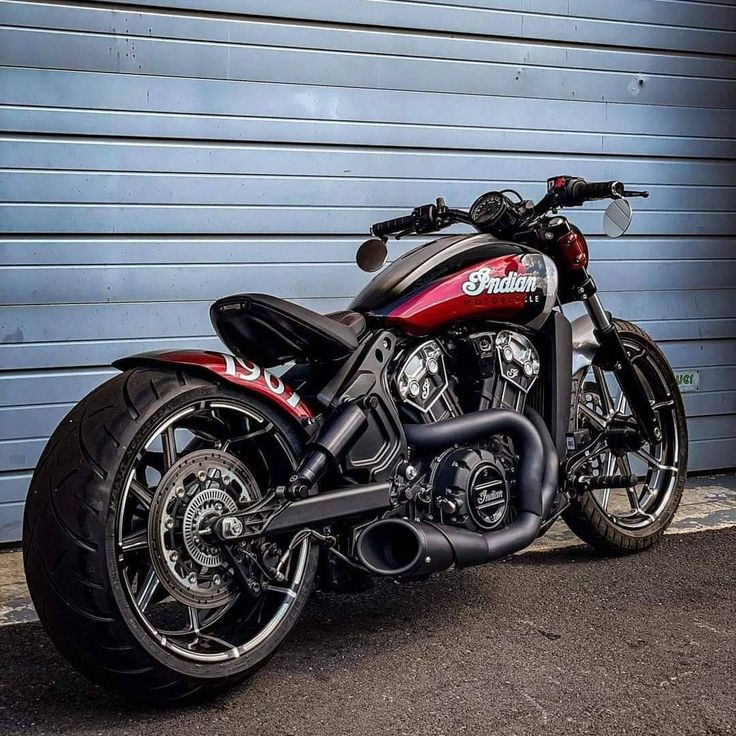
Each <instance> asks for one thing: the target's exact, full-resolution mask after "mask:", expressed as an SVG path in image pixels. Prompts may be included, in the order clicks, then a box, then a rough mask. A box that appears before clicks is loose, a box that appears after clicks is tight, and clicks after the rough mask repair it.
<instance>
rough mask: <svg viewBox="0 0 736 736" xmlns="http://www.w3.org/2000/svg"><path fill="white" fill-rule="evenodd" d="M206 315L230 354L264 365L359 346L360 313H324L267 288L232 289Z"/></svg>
mask: <svg viewBox="0 0 736 736" xmlns="http://www.w3.org/2000/svg"><path fill="white" fill-rule="evenodd" d="M210 319H211V320H212V325H213V326H214V328H215V331H216V332H217V334H218V336H219V337H220V339H221V340H222V341H223V342H224V343H225V345H227V347H228V348H229V349H230V350H231V351H232V353H233V354H234V355H237V356H238V357H240V358H244V359H247V360H250V361H253V362H255V363H257V364H259V365H261V366H263V367H265V368H268V367H269V366H274V365H279V364H281V363H287V362H289V361H295V362H304V361H306V360H323V361H324V360H327V361H334V360H341V359H343V358H346V357H347V356H348V355H350V353H352V352H353V351H354V350H355V349H356V348H357V347H358V340H359V338H360V337H361V336H362V334H363V333H364V332H365V329H366V323H365V318H364V317H363V315H361V314H358V313H357V312H351V311H343V312H335V313H333V314H331V315H323V314H319V313H318V312H314V311H313V310H311V309H307V308H306V307H302V306H300V305H298V304H294V303H293V302H290V301H287V300H286V299H280V298H279V297H276V296H270V295H268V294H234V295H233V296H227V297H224V298H223V299H219V300H218V301H216V302H215V303H214V304H213V305H212V307H211V308H210Z"/></svg>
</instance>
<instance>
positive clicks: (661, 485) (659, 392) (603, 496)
mask: <svg viewBox="0 0 736 736" xmlns="http://www.w3.org/2000/svg"><path fill="white" fill-rule="evenodd" d="M615 324H616V329H617V330H618V332H619V334H620V335H621V340H622V342H623V344H624V347H625V348H626V352H627V353H628V355H629V357H630V359H631V361H632V363H633V365H634V367H635V369H636V372H637V374H638V376H639V379H640V380H641V382H642V385H643V386H644V388H645V391H646V393H647V396H648V397H649V401H650V403H651V405H652V407H653V408H654V410H655V411H656V413H657V415H658V417H659V421H660V424H661V428H662V439H661V441H659V442H657V443H649V444H644V445H643V446H642V447H641V448H640V449H638V450H636V451H626V450H625V449H624V448H621V449H619V448H615V450H612V449H611V448H610V446H609V444H606V443H602V444H601V446H599V447H598V449H597V450H595V451H593V452H591V454H590V456H589V457H588V458H587V459H586V461H585V463H584V465H583V466H582V467H581V468H579V470H578V471H577V472H576V473H575V475H577V476H580V475H587V476H599V475H635V476H636V477H637V479H638V482H637V484H636V486H634V487H632V488H626V489H611V488H606V489H600V490H593V491H588V492H585V493H583V494H581V495H580V496H577V497H576V498H574V499H573V502H572V504H571V506H570V507H569V508H568V510H567V511H566V512H565V513H564V514H563V517H564V519H565V521H566V522H567V524H568V526H569V527H570V528H571V529H572V531H573V532H575V534H576V535H577V536H579V537H580V538H581V539H582V540H583V541H585V542H587V543H588V544H590V545H591V546H593V547H594V548H596V549H598V550H600V551H601V552H606V553H619V554H620V553H627V552H636V551H637V550H641V549H645V548H646V547H650V546H651V545H652V544H654V543H655V542H656V541H657V540H659V538H660V537H661V536H662V534H663V533H664V531H665V529H666V528H667V526H668V525H669V524H670V522H671V521H672V518H673V516H674V515H675V512H676V511H677V507H678V506H679V503H680V499H681V497H682V489H683V486H684V484H685V476H686V472H687V441H688V438H687V423H686V418H685V409H684V406H683V403H682V397H681V396H680V391H679V389H678V387H677V381H676V380H675V376H674V374H673V372H672V368H671V367H670V365H669V363H668V362H667V359H666V358H665V357H664V355H663V354H662V352H661V350H660V349H659V347H658V346H657V345H656V343H655V342H654V341H653V340H652V339H651V338H650V337H649V336H648V335H647V334H646V333H645V332H644V331H643V330H641V329H639V328H638V327H637V326H636V325H633V324H631V323H630V322H624V321H623V320H616V322H615ZM573 389H574V392H575V395H574V396H573V407H572V408H573V411H572V419H571V424H572V426H571V429H572V430H576V429H577V430H580V429H587V430H588V431H589V432H590V436H591V438H593V439H595V438H596V437H602V436H603V434H604V433H605V432H607V431H609V432H610V430H611V429H612V428H613V427H616V426H617V427H621V426H625V425H626V422H627V421H628V422H631V421H633V420H632V417H631V411H630V408H629V406H628V403H627V401H626V397H625V396H624V395H623V394H622V392H621V389H620V387H619V386H618V383H617V382H616V380H615V378H614V376H613V374H611V373H607V372H606V371H604V370H603V369H602V368H601V367H600V366H598V365H596V363H595V361H594V362H593V365H592V366H590V368H589V369H587V370H586V371H584V372H583V373H582V374H581V375H578V376H577V377H576V381H575V383H574V386H573Z"/></svg>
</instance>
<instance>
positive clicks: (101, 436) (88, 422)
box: [23, 368, 317, 704]
mask: <svg viewBox="0 0 736 736" xmlns="http://www.w3.org/2000/svg"><path fill="white" fill-rule="evenodd" d="M300 444H301V442H300V437H299V434H298V432H297V431H296V430H295V428H294V427H292V426H291V425H290V424H289V423H288V422H287V421H286V420H285V419H284V418H283V417H282V416H281V415H280V414H279V413H278V412H275V411H274V410H273V409H272V408H271V407H269V406H268V405H267V404H265V403H264V402H262V401H260V400H258V399H257V398H252V397H249V396H245V395H243V394H242V393H239V392H236V391H233V390H231V389H229V388H226V387H223V386H220V385H219V384H216V383H212V382H209V381H207V380H205V379H202V378H199V377H193V376H190V375H187V374H185V373H182V372H174V371H166V370H160V369H149V368H136V369H133V370H130V371H127V372H125V373H123V374H122V375H120V376H118V377H116V378H114V379H112V380H110V381H108V382H107V383H105V384H104V385H102V386H101V387H100V388H98V389H97V390H96V391H94V392H92V393H91V394H90V395H89V396H87V397H86V398H85V399H83V400H82V402H80V404H79V405H77V406H76V407H75V408H74V409H73V410H72V412H71V413H70V414H69V416H68V417H67V418H66V419H65V420H64V421H63V422H62V424H61V425H60V426H59V427H58V428H57V430H56V431H55V432H54V434H53V436H52V437H51V439H50V440H49V443H48V446H47V448H46V450H45V451H44V453H43V456H42V457H41V460H40V462H39V465H38V468H37V470H36V472H35V474H34V477H33V481H32V483H31V488H30V492H29V496H28V501H27V504H26V514H25V521H24V535H23V537H24V539H23V554H24V562H25V566H26V576H27V579H28V585H29V589H30V592H31V596H32V598H33V602H34V604H35V606H36V610H37V612H38V615H39V618H40V619H41V622H42V624H43V625H44V627H45V629H46V631H47V632H48V634H49V635H50V637H51V639H52V640H53V641H54V643H55V644H56V646H57V647H58V648H59V649H60V650H61V652H62V653H63V654H64V655H65V656H66V657H67V658H68V659H69V660H70V661H71V662H72V663H73V664H74V665H76V666H77V667H78V669H80V670H81V671H82V672H83V673H84V674H86V675H87V676H88V677H89V678H90V679H92V680H93V681H95V682H97V683H99V684H101V685H104V686H106V687H108V688H110V689H113V690H115V691H117V692H118V693H121V694H123V695H125V696H127V697H130V698H134V699H138V700H144V701H149V702H156V703H159V704H160V703H172V702H179V701H182V700H185V699H189V698H191V697H193V696H195V695H197V694H204V693H207V692H212V691H214V690H220V689H223V688H225V687H229V686H231V685H233V684H235V683H237V682H239V681H240V680H242V679H243V678H244V677H246V676H247V675H248V674H250V673H251V672H253V671H254V670H255V669H256V668H257V667H259V666H260V665H261V664H263V663H264V662H265V661H266V660H267V659H268V657H269V656H270V655H271V654H272V653H273V652H274V651H275V649H276V647H277V646H278V645H279V644H280V643H281V642H282V641H283V639H284V638H285V637H286V635H287V634H288V633H289V631H290V630H291V628H292V627H293V625H294V624H295V622H296V620H297V617H298V616H299V613H300V612H301V610H302V608H303V607H304V604H305V602H306V600H307V598H308V596H309V593H310V591H311V589H312V585H313V581H314V577H315V572H316V567H317V549H316V548H315V547H314V546H311V545H310V542H309V541H308V540H305V541H301V542H300V543H299V542H298V540H297V539H295V540H294V543H295V544H294V546H293V549H292V550H291V552H290V554H289V555H288V556H286V557H287V561H288V564H286V565H285V566H284V568H283V569H282V572H284V573H285V578H284V579H283V580H280V581H279V583H278V584H275V583H274V582H273V580H271V579H268V578H267V577H264V574H263V572H264V567H263V565H262V562H263V560H264V555H266V554H268V555H269V556H270V559H272V560H279V559H281V557H282V556H284V555H285V550H286V549H287V548H288V547H289V544H290V543H291V541H292V540H291V539H290V538H287V539H283V540H280V539H276V540H268V542H266V541H264V540H258V539H256V540H254V541H252V542H249V543H248V544H243V545H240V547H239V548H238V549H237V550H236V553H235V554H236V561H237V562H238V563H239V565H238V567H239V568H241V569H245V570H247V571H248V573H247V574H248V575H249V576H250V578H249V579H248V583H249V586H245V585H244V584H243V581H242V574H241V576H240V578H239V577H238V574H237V572H236V569H235V567H234V565H233V564H232V560H231V559H230V558H229V557H228V556H227V555H225V553H224V552H223V550H222V549H221V548H220V546H219V545H218V544H217V542H216V540H215V538H214V537H213V535H212V532H211V524H209V523H208V522H209V520H211V519H213V518H215V517H217V516H219V515H221V514H222V513H228V512H233V511H235V510H237V509H240V508H243V507H244V506H247V505H248V504H250V503H252V502H254V501H256V500H257V499H258V498H260V497H261V496H262V495H263V494H264V493H265V492H266V490H267V489H272V488H274V487H275V486H277V485H279V484H281V483H285V482H286V481H287V479H288V476H289V475H290V472H291V470H292V469H293V467H294V465H295V461H296V458H297V457H298V454H299V450H300Z"/></svg>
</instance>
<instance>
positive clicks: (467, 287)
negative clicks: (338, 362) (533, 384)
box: [386, 255, 546, 335]
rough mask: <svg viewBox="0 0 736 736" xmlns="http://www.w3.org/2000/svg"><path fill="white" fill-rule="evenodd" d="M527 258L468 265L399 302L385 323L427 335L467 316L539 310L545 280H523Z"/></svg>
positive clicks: (497, 316) (509, 316)
mask: <svg viewBox="0 0 736 736" xmlns="http://www.w3.org/2000/svg"><path fill="white" fill-rule="evenodd" d="M528 257H529V256H519V255H506V256H499V257H497V258H492V259H490V260H486V261H481V262H479V263H476V264H474V265H472V266H468V267H466V268H464V269H463V270H462V271H458V272H457V273H454V274H452V275H450V276H447V277H445V278H443V279H441V280H439V281H436V282H434V283H433V284H430V285H428V286H427V287H425V288H424V289H422V290H421V291H419V292H418V293H417V294H415V295H413V296H411V297H409V298H408V299H407V300H405V301H403V302H401V303H400V304H398V305H397V306H396V307H395V308H394V309H393V310H392V311H391V312H390V313H389V314H388V315H387V318H386V322H387V324H389V325H393V326H395V327H399V328H400V329H402V330H404V331H405V332H407V333H409V334H412V335H424V334H427V333H428V332H431V331H432V330H435V329H437V328H439V327H441V326H443V325H446V324H449V323H451V322H456V321H458V320H463V319H495V320H510V319H513V318H514V317H517V316H521V315H522V313H524V314H527V313H529V312H530V311H532V312H533V313H535V314H537V313H539V312H541V311H542V309H543V308H544V295H545V293H546V280H545V279H543V278H535V277H527V278H525V279H522V280H520V279H519V277H522V276H524V275H525V274H526V273H527V268H526V266H525V264H524V262H523V260H522V259H523V258H528ZM539 258H541V256H540V257H539ZM506 277H509V278H508V279H507V280H506V281H504V279H506ZM529 278H535V280H534V282H533V283H534V284H535V288H534V289H528V288H527V287H528V286H529V285H530V284H531V283H532V282H530V281H529ZM499 280H500V281H499ZM542 281H544V282H545V283H544V284H542V283H541V282H542ZM537 282H540V283H539V285H538V286H537ZM517 286H518V288H517ZM534 304H536V305H538V307H539V309H534V308H533V305H534ZM530 307H532V309H531V310H530Z"/></svg>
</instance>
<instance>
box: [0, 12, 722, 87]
mask: <svg viewBox="0 0 736 736" xmlns="http://www.w3.org/2000/svg"><path fill="white" fill-rule="evenodd" d="M553 3H554V5H555V7H556V8H557V9H559V2H558V0H553ZM640 4H642V0H635V2H633V3H631V5H632V6H638V5H640ZM657 5H658V6H661V0H660V2H659V3H658V4H657ZM655 7H656V6H655ZM587 8H588V10H587V11H586V12H584V13H582V16H583V17H585V16H587V17H590V9H591V8H592V9H593V12H595V4H592V3H590V2H587ZM678 8H681V6H679V5H676V4H675V3H668V5H667V12H666V13H665V12H663V10H662V9H661V8H660V9H659V13H658V14H655V15H658V16H659V18H660V21H662V22H664V23H665V24H669V23H670V22H671V20H672V19H673V17H676V15H677V13H676V12H675V10H676V9H678ZM633 10H634V7H632V13H631V16H635V15H636V14H635V13H634V12H633ZM554 14H559V13H553V15H554ZM688 15H689V16H691V17H692V19H693V22H691V23H687V24H685V25H687V26H689V27H691V28H692V27H695V28H698V27H700V25H699V23H701V22H702V21H703V20H704V19H706V20H708V19H709V18H710V19H712V20H713V21H715V20H716V19H720V20H721V21H722V22H723V21H724V20H726V21H727V19H726V18H723V17H722V16H723V13H703V12H702V11H700V12H691V13H690V14H688ZM731 15H734V13H733V11H732V12H731ZM620 20H625V21H627V23H628V22H631V17H627V18H621V19H620ZM0 23H2V24H4V25H8V26H19V27H26V28H38V29H49V30H62V31H64V30H65V31H82V32H88V33H100V34H106V35H118V36H120V35H124V36H129V37H130V36H138V37H153V38H166V39H179V40H192V41H197V42H200V43H202V42H214V43H228V44H249V45H258V46H271V47H284V48H302V49H321V50H330V51H355V52H362V53H370V54H397V55H401V56H409V57H425V58H444V59H456V60H466V61H475V62H479V61H493V62H502V63H505V64H521V65H523V66H527V65H532V66H549V67H557V68H574V69H599V70H609V71H617V72H620V71H629V72H635V73H637V74H642V73H653V74H665V75H671V74H678V75H680V74H682V75H691V76H699V77H721V78H731V79H733V78H736V60H733V59H728V58H723V57H720V58H713V57H709V56H705V55H695V54H682V53H676V52H671V51H670V52H667V51H660V53H658V54H651V53H642V52H637V51H636V50H635V49H627V50H626V51H622V50H621V49H608V48H595V49H591V48H586V47H585V46H579V45H576V44H565V43H550V42H549V41H545V42H544V43H534V42H533V41H531V40H530V41H527V42H525V43H519V42H518V41H517V40H516V39H510V40H508V41H504V40H502V39H500V38H499V37H498V36H492V35H488V36H475V37H467V36H466V37H460V38H459V37H456V36H453V35H444V34H441V33H431V34H427V33H421V32H412V31H408V30H404V31H401V32H397V31H395V30H393V29H377V28H374V29H359V28H355V27H341V26H339V25H335V24H330V25H324V24H315V23H310V24H304V23H294V22H281V23H279V22H274V21H273V20H270V21H265V20H262V19H260V18H233V17H232V16H230V17H228V19H227V22H223V19H222V18H218V17H209V16H207V15H202V14H187V13H186V11H181V10H180V11H178V12H177V13H167V12H161V11H157V10H155V9H143V8H141V7H139V12H136V13H131V12H129V11H127V10H125V9H122V8H117V7H114V6H108V7H99V6H97V7H95V6H92V7H80V6H69V5H57V4H53V5H52V4H45V3H26V2H4V3H0ZM659 25H662V23H659ZM717 30H724V28H723V26H722V25H721V26H718V27H717ZM732 30H733V29H732Z"/></svg>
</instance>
